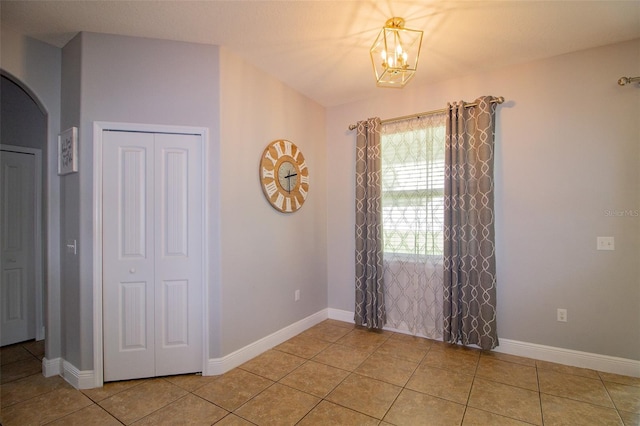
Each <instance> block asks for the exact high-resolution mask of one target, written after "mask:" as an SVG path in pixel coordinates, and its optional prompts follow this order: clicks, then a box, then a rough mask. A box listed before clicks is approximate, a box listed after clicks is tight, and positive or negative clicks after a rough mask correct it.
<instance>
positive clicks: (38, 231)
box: [0, 98, 45, 340]
mask: <svg viewBox="0 0 640 426" xmlns="http://www.w3.org/2000/svg"><path fill="white" fill-rule="evenodd" d="M34 99H35V98H34ZM0 151H10V152H16V153H20V154H31V155H33V156H34V160H35V170H34V200H33V202H34V209H35V218H34V239H35V241H34V244H35V258H34V262H35V270H34V277H35V328H36V329H35V332H36V336H35V337H36V340H43V339H44V338H45V325H44V320H45V318H44V275H43V274H44V272H43V271H44V264H43V247H44V241H43V240H44V235H43V234H42V150H40V149H37V148H27V147H23V146H16V145H7V144H0ZM0 262H2V260H1V259H0Z"/></svg>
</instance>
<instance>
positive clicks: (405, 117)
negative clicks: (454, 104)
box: [349, 96, 504, 130]
mask: <svg viewBox="0 0 640 426" xmlns="http://www.w3.org/2000/svg"><path fill="white" fill-rule="evenodd" d="M503 102H504V97H502V96H498V97H494V98H493V99H491V103H494V104H501V103H503ZM474 106H478V104H477V103H476V102H473V103H470V104H465V105H464V107H465V108H471V107H474ZM448 110H449V108H442V109H434V110H433V111H427V112H419V113H418V114H411V115H403V116H402V117H394V118H387V119H386V120H380V122H381V123H383V124H384V123H393V122H394V121H402V120H408V119H410V118H418V117H423V116H425V115H434V114H440V113H442V112H447V111H448ZM356 127H358V126H357V125H356V124H351V125H349V130H353V129H355V128H356Z"/></svg>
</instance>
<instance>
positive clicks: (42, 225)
mask: <svg viewBox="0 0 640 426" xmlns="http://www.w3.org/2000/svg"><path fill="white" fill-rule="evenodd" d="M0 77H1V78H0V93H2V96H1V97H0V117H1V120H2V123H1V126H0V144H1V152H0V156H1V157H2V158H1V159H2V166H3V170H2V175H1V176H0V180H1V181H2V182H3V184H2V190H0V194H1V196H0V198H1V201H0V203H1V204H2V205H1V207H2V208H1V209H0V223H2V224H3V227H4V228H5V229H2V230H1V231H0V232H2V233H3V238H2V240H3V243H2V257H1V258H0V273H2V285H1V288H0V291H1V293H2V301H3V306H2V308H1V309H0V326H1V327H2V331H3V332H2V336H0V338H1V341H0V345H6V344H11V343H17V342H20V341H24V340H32V339H36V340H42V339H44V323H45V319H44V294H45V291H44V287H45V284H44V274H43V271H44V253H45V251H44V247H46V242H45V236H46V235H47V233H46V221H45V220H44V217H45V216H44V215H43V214H42V212H43V211H45V209H46V201H47V200H46V198H45V197H43V195H42V194H43V193H44V191H43V190H42V189H43V188H45V187H46V175H47V174H46V161H42V159H44V158H47V157H46V156H47V115H46V113H45V112H44V109H43V108H42V107H41V105H40V104H39V103H38V101H37V100H36V99H35V98H34V97H33V96H32V95H31V94H30V93H29V91H28V90H27V89H25V88H24V87H23V86H22V85H21V84H20V83H19V82H18V81H17V80H16V79H14V78H12V77H11V76H9V75H6V74H5V73H4V72H3V73H2V75H1V76H0ZM18 188H19V189H18ZM32 191H33V194H32V195H31V192H32ZM17 200H21V201H19V202H18V201H17ZM16 221H19V224H18V225H15V223H17V222H16ZM18 227H21V228H20V232H18V231H17V229H18ZM9 237H10V238H9Z"/></svg>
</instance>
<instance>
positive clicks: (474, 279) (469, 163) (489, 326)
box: [443, 97, 498, 349]
mask: <svg viewBox="0 0 640 426" xmlns="http://www.w3.org/2000/svg"><path fill="white" fill-rule="evenodd" d="M491 100H492V98H491V97H482V98H479V99H477V100H476V102H475V103H476V104H477V106H474V107H466V106H465V104H464V103H463V102H458V103H455V104H453V105H452V104H449V107H448V110H449V111H448V117H447V127H446V132H447V133H446V139H445V188H444V191H445V196H444V307H443V315H444V324H443V327H444V330H443V340H445V341H447V342H450V343H462V344H465V345H468V344H476V345H478V346H480V347H481V348H482V349H493V348H495V347H496V346H498V336H497V331H496V260H495V232H494V218H495V216H494V207H493V204H494V178H493V162H494V136H495V108H496V106H495V104H494V103H492V102H491Z"/></svg>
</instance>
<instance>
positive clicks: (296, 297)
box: [293, 290, 300, 302]
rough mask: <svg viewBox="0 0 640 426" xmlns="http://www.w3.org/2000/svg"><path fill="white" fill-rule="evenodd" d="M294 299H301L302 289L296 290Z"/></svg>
mask: <svg viewBox="0 0 640 426" xmlns="http://www.w3.org/2000/svg"><path fill="white" fill-rule="evenodd" d="M293 300H295V301H296V302H297V301H298V300H300V290H296V291H295V292H294V293H293Z"/></svg>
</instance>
